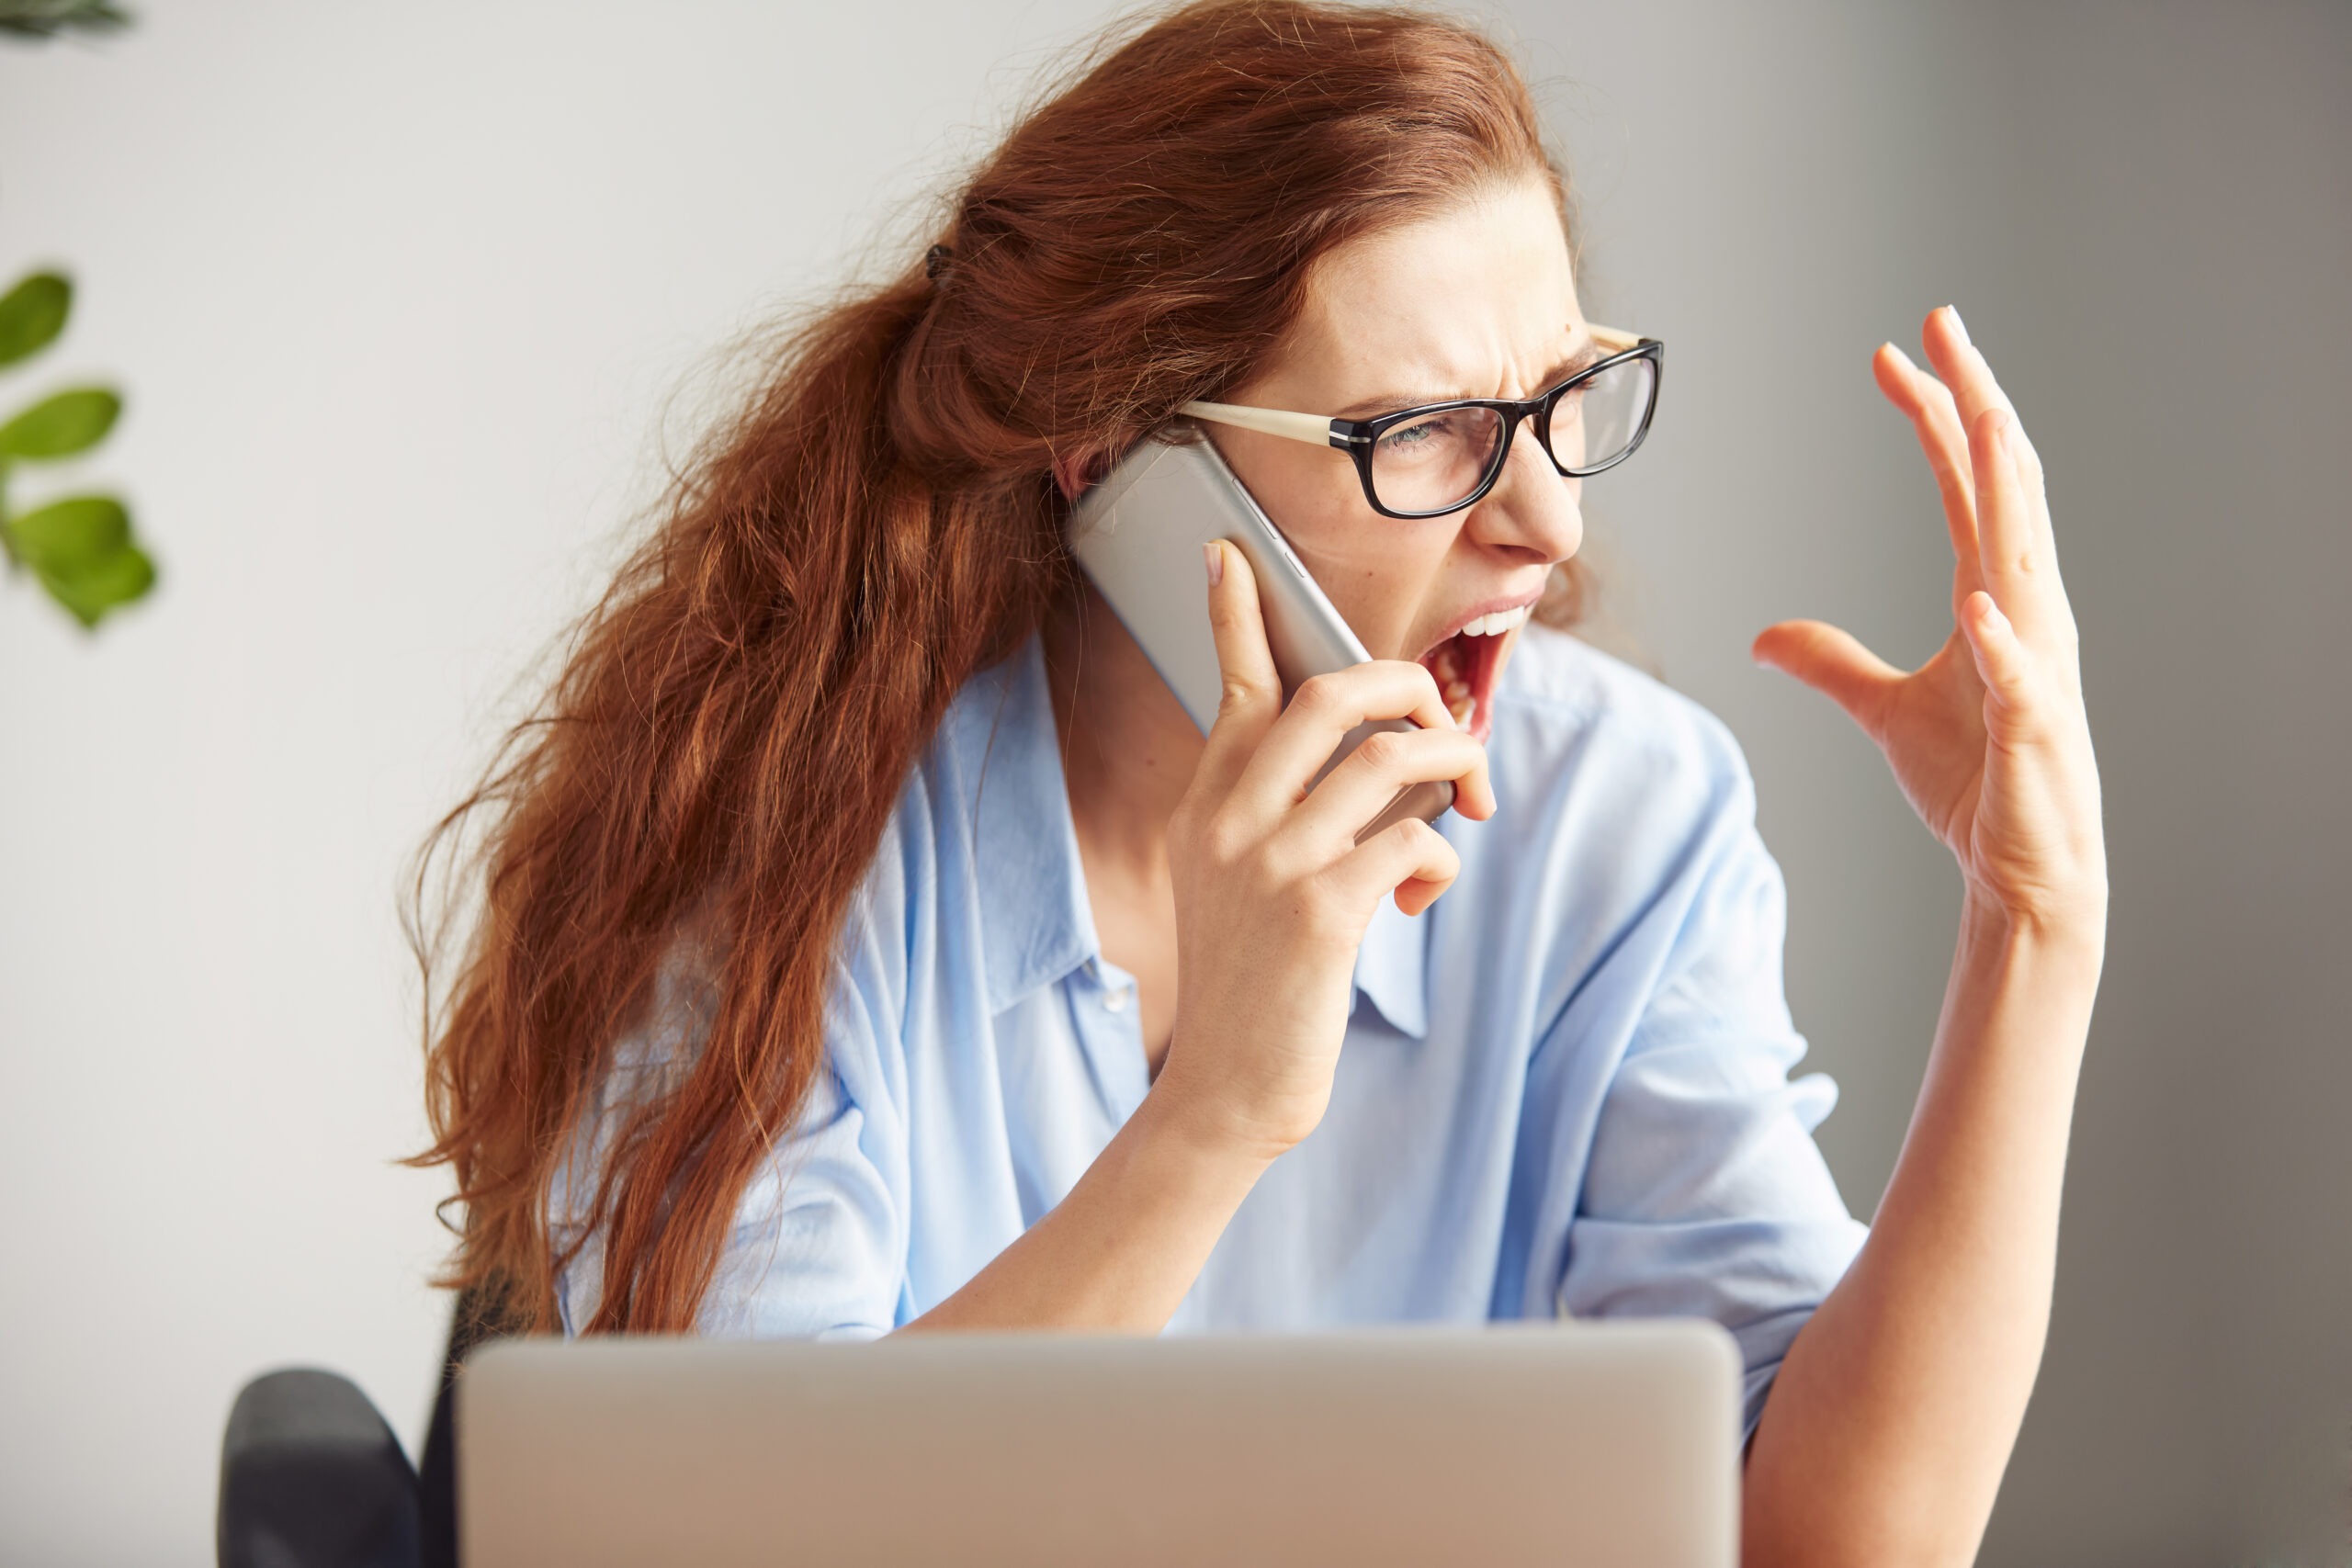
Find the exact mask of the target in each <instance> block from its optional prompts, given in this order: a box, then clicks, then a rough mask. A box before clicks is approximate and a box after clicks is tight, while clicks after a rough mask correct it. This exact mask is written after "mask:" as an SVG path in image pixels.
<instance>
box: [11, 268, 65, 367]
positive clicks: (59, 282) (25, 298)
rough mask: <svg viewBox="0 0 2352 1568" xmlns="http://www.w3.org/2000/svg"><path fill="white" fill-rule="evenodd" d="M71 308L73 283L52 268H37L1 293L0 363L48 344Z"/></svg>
mask: <svg viewBox="0 0 2352 1568" xmlns="http://www.w3.org/2000/svg"><path fill="white" fill-rule="evenodd" d="M73 309H74V285H73V283H72V282H71V281H70V280H68V279H66V278H64V277H62V276H59V275H57V274H56V273H53V272H36V273H34V274H32V275H31V276H28V277H27V278H26V279H25V280H24V281H23V282H21V283H19V284H17V287H15V288H11V289H10V290H8V292H7V294H6V296H0V365H14V364H15V363H16V362H17V360H19V359H22V358H24V357H25V356H26V355H31V354H38V353H39V352H40V351H41V350H42V349H44V348H47V347H48V346H49V345H50V344H51V343H52V342H54V341H55V340H56V338H57V334H58V333H62V332H63V331H64V330H65V318H66V315H67V314H68V313H69V312H70V311H72V310H73Z"/></svg>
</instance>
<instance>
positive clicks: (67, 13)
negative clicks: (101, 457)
mask: <svg viewBox="0 0 2352 1568" xmlns="http://www.w3.org/2000/svg"><path fill="white" fill-rule="evenodd" d="M130 20H131V17H130V14H129V13H128V12H125V11H121V10H119V9H117V8H116V7H115V6H113V5H112V4H110V3H109V0H0V38H5V37H10V36H13V37H17V38H28V39H51V38H55V37H57V36H58V35H59V34H60V33H62V32H66V31H68V30H70V29H74V28H79V29H81V30H82V31H84V32H111V31H113V30H114V29H115V28H121V27H127V26H129V25H130ZM73 309H74V286H73V284H72V283H70V282H69V281H67V280H66V279H65V278H64V277H63V276H61V275H59V274H57V273H54V272H36V273H34V274H33V275H32V276H29V277H27V278H26V279H24V280H23V281H22V282H20V283H18V284H17V287H16V288H12V289H10V290H9V291H8V292H7V294H6V296H0V367H6V366H10V365H14V364H16V363H17V361H18V360H20V359H27V358H29V357H31V356H32V355H36V354H38V353H40V351H41V350H42V349H44V348H47V347H48V346H49V345H50V344H51V343H53V342H55V341H56V338H57V334H58V333H62V332H63V331H64V330H65V318H66V317H67V315H69V314H70V313H72V310H73ZM120 412H122V399H121V397H120V396H119V394H118V393H116V392H115V391H114V390H113V389H110V388H106V387H75V388H70V389H67V390H65V391H62V392H53V393H51V395H50V396H48V397H46V398H43V399H42V400H40V401H39V402H37V403H35V404H33V405H32V406H31V407H30V408H28V409H26V410H24V411H23V412H20V413H18V414H17V416H16V417H15V418H14V419H11V420H9V421H8V422H7V423H5V424H0V554H5V555H6V558H7V562H8V570H9V574H10V575H11V576H14V575H15V574H16V573H17V572H19V571H26V570H29V571H30V572H31V573H32V574H33V576H34V578H35V579H36V580H38V581H40V585H41V586H42V587H43V588H46V589H47V590H49V596H50V597H51V598H52V599H54V600H56V601H57V602H58V603H59V604H62V605H64V606H65V608H66V610H67V611H68V612H69V613H71V614H72V615H73V616H74V619H75V620H77V621H79V622H81V623H82V625H83V626H85V627H89V626H96V625H97V624H98V618H99V617H100V616H102V615H105V614H106V613H107V611H109V610H113V609H117V608H119V607H120V606H122V605H124V604H130V602H131V601H133V600H135V599H138V598H140V597H141V596H143V595H144V594H145V593H146V592H147V591H148V590H149V589H151V588H153V587H154V585H155V563H154V562H153V561H152V560H149V559H148V558H147V553H146V552H145V551H144V550H141V548H140V547H138V546H137V545H136V544H134V543H133V542H132V541H131V537H130V512H129V511H128V510H126V509H125V508H124V506H123V504H122V502H119V501H117V500H116V499H114V497H112V496H108V495H75V496H67V497H65V498H64V499H63V500H60V501H52V502H49V503H47V504H46V505H43V506H39V507H36V508H34V509H33V510H32V511H30V512H25V513H14V512H11V511H10V510H9V509H8V472H9V469H10V468H12V467H14V466H15V465H16V464H18V463H41V462H49V461H52V460H54V459H56V458H59V457H74V456H75V455H77V454H79V453H83V452H86V451H88V450H89V449H90V448H91V447H93V446H96V445H97V444H98V443H99V442H101V441H103V440H105V439H106V435H107V431H109V430H111V429H113V428H114V422H115V416H116V415H118V414H119V413H120Z"/></svg>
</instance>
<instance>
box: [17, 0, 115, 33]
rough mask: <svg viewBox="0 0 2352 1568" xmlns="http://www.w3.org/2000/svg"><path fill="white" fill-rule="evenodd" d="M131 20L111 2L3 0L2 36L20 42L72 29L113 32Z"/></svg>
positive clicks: (89, 0)
mask: <svg viewBox="0 0 2352 1568" xmlns="http://www.w3.org/2000/svg"><path fill="white" fill-rule="evenodd" d="M132 19H133V18H132V17H131V15H130V12H128V11H124V10H122V9H120V8H119V7H118V6H115V5H114V4H113V3H112V0H0V33H13V34H15V35H17V37H19V38H29V39H48V38H56V37H58V36H59V35H60V34H62V33H63V32H64V31H65V30H66V29H67V28H81V29H82V30H83V31H85V32H92V33H105V32H112V31H114V30H115V29H116V28H125V27H129V26H130V23H131V21H132Z"/></svg>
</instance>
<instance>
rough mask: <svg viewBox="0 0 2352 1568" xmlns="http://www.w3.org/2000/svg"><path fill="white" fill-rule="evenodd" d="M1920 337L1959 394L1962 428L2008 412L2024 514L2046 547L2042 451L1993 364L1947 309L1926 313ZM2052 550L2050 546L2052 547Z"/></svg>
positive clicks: (1956, 315) (1954, 313)
mask: <svg viewBox="0 0 2352 1568" xmlns="http://www.w3.org/2000/svg"><path fill="white" fill-rule="evenodd" d="M1923 336H1924V338H1925V340H1926V342H1927V345H1928V357H1929V358H1930V359H1932V360H1933V361H1934V362H1935V364H1936V367H1937V368H1938V369H1939V371H1941V372H1942V373H1943V376H1944V378H1945V379H1946V380H1947V381H1950V382H1952V383H1953V385H1954V386H1955V387H1956V388H1957V389H1959V390H1960V399H1959V406H1960V413H1961V420H1962V423H1963V424H1964V425H1965V426H1966V427H1968V428H1971V429H1973V428H1974V427H1975V423H1976V421H1977V420H1979V419H1981V418H1983V417H1984V413H1985V410H1986V409H1988V408H1997V409H2002V410H2005V411H2006V412H2007V414H2008V416H2009V418H2010V420H2011V421H2012V423H2011V426H2010V431H2011V435H2012V440H2011V441H2010V443H2009V449H2010V452H2011V454H2012V455H2013V456H2014V457H2016V459H2017V465H2018V480H2019V482H2020V484H2021V485H2022V486H2023V488H2024V491H2025V495H2026V507H2027V511H2028V513H2029V515H2030V517H2031V518H2032V520H2033V523H2034V525H2035V526H2036V527H2037V528H2038V529H2039V530H2040V531H2041V534H2042V536H2043V537H2044V540H2045V543H2046V544H2052V541H2051V539H2050V536H2051V534H2052V527H2051V522H2050V506H2049V502H2048V499H2047V496H2046V494H2045V491H2044V479H2043V476H2042V471H2041V452H2040V450H2039V449H2037V448H2036V447H2035V446H2034V444H2033V437H2032V436H2031V435H2030V434H2029V433H2028V432H2027V430H2026V428H2025V421H2024V420H2023V419H2021V418H2019V417H2018V410H2017V405H2016V404H2015V403H2014V402H2012V401H2010V400H2009V395H2008V393H2007V392H2006V391H2004V390H2003V389H2002V388H2001V384H2000V382H1999V380H1997V379H1996V378H1995V377H1994V375H1993V365H1992V362H1991V361H1990V360H1988V359H1986V358H1985V353H1984V351H1983V350H1982V349H1980V348H1978V347H1977V346H1976V344H1974V342H1973V341H1972V340H1971V339H1970V337H1969V335H1968V327H1967V324H1966V323H1965V322H1963V321H1962V320H1961V319H1960V312H1959V311H1958V310H1955V309H1954V308H1953V307H1951V306H1950V305H1945V306H1942V307H1941V308H1939V309H1938V310H1934V311H1932V312H1930V313H1929V315H1928V321H1927V324H1926V327H1925V329H1924V332H1923ZM2052 547H2053V548H2054V544H2052Z"/></svg>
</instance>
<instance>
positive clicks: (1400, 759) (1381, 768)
mask: <svg viewBox="0 0 2352 1568" xmlns="http://www.w3.org/2000/svg"><path fill="white" fill-rule="evenodd" d="M1412 752H1413V746H1412V741H1411V739H1410V738H1409V737H1408V736H1406V735H1404V734H1402V733H1400V732H1398V731H1397V730H1394V729H1375V730H1374V731H1373V732H1372V733H1371V734H1370V735H1367V736H1365V737H1364V739H1363V744H1362V745H1361V746H1358V747H1357V748H1356V755H1357V756H1358V757H1360V758H1362V759H1363V765H1364V766H1365V767H1367V768H1369V769H1371V770H1372V771H1373V772H1374V773H1393V772H1394V771H1396V770H1397V769H1398V768H1400V767H1403V766H1404V765H1405V760H1406V759H1407V758H1408V757H1409V756H1411V755H1412Z"/></svg>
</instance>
